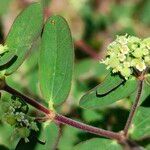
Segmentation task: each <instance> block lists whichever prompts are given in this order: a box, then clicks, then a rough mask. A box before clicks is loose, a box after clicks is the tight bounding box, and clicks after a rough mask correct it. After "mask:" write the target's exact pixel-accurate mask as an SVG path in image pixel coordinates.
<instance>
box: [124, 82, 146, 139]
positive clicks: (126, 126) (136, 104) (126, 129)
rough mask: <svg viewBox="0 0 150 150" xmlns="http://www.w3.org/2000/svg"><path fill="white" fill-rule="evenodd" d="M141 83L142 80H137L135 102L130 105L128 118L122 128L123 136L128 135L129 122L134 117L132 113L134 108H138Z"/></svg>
mask: <svg viewBox="0 0 150 150" xmlns="http://www.w3.org/2000/svg"><path fill="white" fill-rule="evenodd" d="M143 83H144V81H143V80H139V83H138V90H137V95H136V99H135V102H134V103H133V105H132V108H131V111H130V114H129V117H128V120H127V122H126V125H125V128H124V135H125V136H127V135H128V130H129V128H130V125H131V123H132V120H133V117H134V115H135V112H136V110H137V108H138V104H139V101H140V97H141V94H142V89H143Z"/></svg>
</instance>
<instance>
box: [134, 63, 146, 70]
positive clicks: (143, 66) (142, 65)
mask: <svg viewBox="0 0 150 150" xmlns="http://www.w3.org/2000/svg"><path fill="white" fill-rule="evenodd" d="M135 67H136V69H138V70H139V71H143V70H145V69H146V65H145V63H144V62H140V63H138V64H136V66H135Z"/></svg>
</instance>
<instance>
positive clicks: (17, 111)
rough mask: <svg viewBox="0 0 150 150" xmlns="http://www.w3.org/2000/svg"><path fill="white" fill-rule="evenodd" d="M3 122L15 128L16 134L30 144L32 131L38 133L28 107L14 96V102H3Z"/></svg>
mask: <svg viewBox="0 0 150 150" xmlns="http://www.w3.org/2000/svg"><path fill="white" fill-rule="evenodd" d="M2 109H3V112H4V115H3V120H4V121H5V122H7V123H8V124H10V125H11V126H14V127H15V133H17V134H18V136H19V137H21V138H24V140H25V142H28V141H29V140H28V137H29V135H30V131H31V130H34V131H38V130H39V129H38V127H37V124H36V122H35V119H34V117H30V116H29V115H28V114H27V112H28V106H27V105H26V104H25V103H24V102H23V101H22V100H20V99H19V98H17V97H14V96H12V100H10V101H4V102H2Z"/></svg>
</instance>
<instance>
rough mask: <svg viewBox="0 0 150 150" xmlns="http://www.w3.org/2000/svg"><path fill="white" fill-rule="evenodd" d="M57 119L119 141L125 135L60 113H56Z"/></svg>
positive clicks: (62, 122)
mask: <svg viewBox="0 0 150 150" xmlns="http://www.w3.org/2000/svg"><path fill="white" fill-rule="evenodd" d="M55 121H57V122H59V123H61V124H66V125H69V126H72V127H75V128H78V129H81V130H84V131H86V132H89V133H93V134H95V135H99V136H104V137H107V138H111V139H116V140H118V141H122V140H123V137H122V135H121V134H120V133H115V132H112V131H107V130H103V129H100V128H96V127H93V126H90V125H87V124H84V123H81V122H78V121H75V120H72V119H70V118H67V117H65V116H62V115H60V114H56V116H55Z"/></svg>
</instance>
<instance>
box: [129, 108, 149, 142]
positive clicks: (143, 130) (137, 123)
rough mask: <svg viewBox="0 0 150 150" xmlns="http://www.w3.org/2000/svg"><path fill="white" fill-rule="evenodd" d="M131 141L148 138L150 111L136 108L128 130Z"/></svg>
mask: <svg viewBox="0 0 150 150" xmlns="http://www.w3.org/2000/svg"><path fill="white" fill-rule="evenodd" d="M130 134H131V137H132V138H133V139H136V140H137V139H140V138H142V137H147V136H150V109H149V108H145V107H140V108H138V111H137V113H136V115H135V117H134V120H133V124H132V126H131V129H130Z"/></svg>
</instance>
